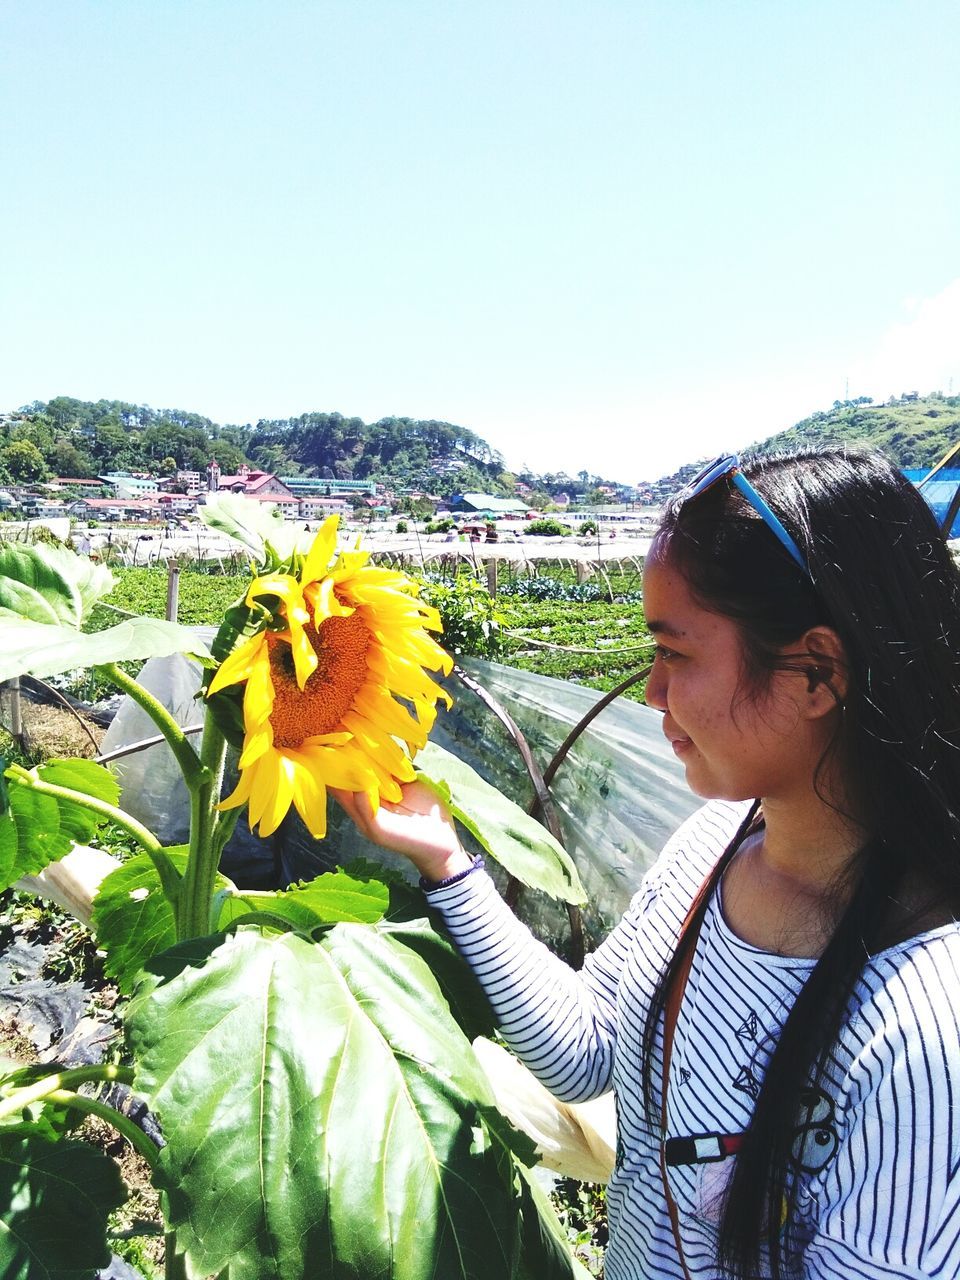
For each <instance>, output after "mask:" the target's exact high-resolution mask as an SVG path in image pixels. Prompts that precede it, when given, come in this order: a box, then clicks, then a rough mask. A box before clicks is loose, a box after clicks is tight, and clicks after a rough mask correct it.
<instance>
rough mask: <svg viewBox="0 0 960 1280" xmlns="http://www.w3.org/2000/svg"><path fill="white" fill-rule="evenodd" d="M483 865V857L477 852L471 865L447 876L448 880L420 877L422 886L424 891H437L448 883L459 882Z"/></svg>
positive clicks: (444, 887)
mask: <svg viewBox="0 0 960 1280" xmlns="http://www.w3.org/2000/svg"><path fill="white" fill-rule="evenodd" d="M482 866H483V857H482V855H481V854H479V853H476V854H474V856H473V862H472V863H471V865H470V866H469V867H464V869H463V870H462V871H458V872H457V874H456V875H454V876H447V878H446V880H425V879H424V878H423V876H421V877H420V888H421V889H422V890H423V892H424V893H435V892H436V891H437V889H446V888H447V886H448V885H451V884H459V882H460V881H461V880H464V879H466V877H467V876H468V875H470V873H471V871H478V870H479V869H480V868H481V867H482Z"/></svg>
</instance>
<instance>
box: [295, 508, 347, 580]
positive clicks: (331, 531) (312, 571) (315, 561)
mask: <svg viewBox="0 0 960 1280" xmlns="http://www.w3.org/2000/svg"><path fill="white" fill-rule="evenodd" d="M339 523H340V517H339V516H328V517H327V518H326V520H324V522H323V524H322V525H321V526H320V528H319V529H318V530H317V536H316V537H315V538H314V540H313V545H312V546H311V548H310V550H309V551H308V552H307V557H306V559H305V560H304V562H303V570H302V571H301V574H300V581H301V583H303V585H304V586H306V584H307V583H308V582H316V581H318V579H320V578H322V577H324V576H325V575H326V572H327V570H328V569H329V567H330V561H331V560H332V559H333V554H334V552H335V551H336V549H337V526H338V525H339Z"/></svg>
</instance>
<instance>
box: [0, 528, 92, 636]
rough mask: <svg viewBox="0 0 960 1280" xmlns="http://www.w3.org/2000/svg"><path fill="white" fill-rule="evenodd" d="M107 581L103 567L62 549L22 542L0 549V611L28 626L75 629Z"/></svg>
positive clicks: (86, 557) (66, 549)
mask: <svg viewBox="0 0 960 1280" xmlns="http://www.w3.org/2000/svg"><path fill="white" fill-rule="evenodd" d="M113 582H114V579H113V574H112V573H111V572H110V570H109V569H107V568H106V566H104V565H99V564H95V563H94V562H93V561H92V560H91V559H90V558H89V557H88V556H79V555H77V554H76V552H74V551H70V550H69V549H68V548H66V547H54V546H49V545H47V544H45V543H36V544H28V543H22V542H5V543H4V544H3V545H2V546H0V610H5V611H6V610H8V611H10V612H11V613H14V614H17V615H18V616H19V617H22V618H27V619H29V620H31V621H33V622H45V623H66V624H68V625H72V626H77V627H78V626H79V625H80V623H81V622H82V621H83V619H84V617H85V616H86V614H87V613H88V612H89V610H90V607H91V606H92V605H94V604H95V603H96V602H97V601H98V600H99V599H100V598H101V597H102V596H105V595H106V594H107V592H108V591H109V590H110V589H111V588H112V586H113Z"/></svg>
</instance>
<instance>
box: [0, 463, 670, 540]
mask: <svg viewBox="0 0 960 1280" xmlns="http://www.w3.org/2000/svg"><path fill="white" fill-rule="evenodd" d="M677 480H678V477H671V478H670V481H667V482H659V483H658V484H657V485H646V486H642V487H630V486H616V485H606V486H603V492H602V494H598V495H596V496H597V497H600V496H602V498H603V500H604V501H603V502H602V504H598V503H591V504H590V505H589V506H588V505H587V504H586V503H585V502H584V501H583V500H582V499H580V500H578V499H577V498H571V496H570V495H569V494H567V493H564V492H560V493H557V494H555V495H553V498H552V501H551V504H550V507H551V509H552V510H553V511H555V512H557V513H560V514H562V515H563V517H564V519H566V520H568V521H569V522H570V523H571V524H572V525H574V526H576V525H577V524H580V523H584V522H586V521H587V520H590V519H593V520H598V519H603V520H620V521H622V520H625V519H626V518H627V517H628V515H629V514H630V513H635V512H637V511H639V510H642V509H644V508H649V507H650V506H655V505H657V504H658V502H660V501H662V499H663V498H664V497H666V496H668V494H669V492H672V489H673V482H674V481H677ZM679 482H680V483H682V479H681V480H679ZM218 492H219V493H223V492H230V493H235V494H238V495H242V496H243V497H246V498H250V499H252V500H254V501H256V502H265V503H271V504H273V505H274V506H276V507H277V508H278V510H279V511H280V512H281V514H282V515H283V517H284V519H286V520H298V521H299V520H302V521H304V522H306V523H308V524H311V525H312V524H313V523H315V522H319V521H321V520H323V519H325V518H326V517H327V516H329V515H339V516H342V517H352V518H354V519H359V520H361V521H367V522H371V521H374V520H383V519H387V518H389V517H390V516H392V515H396V514H403V513H404V512H416V513H417V514H418V515H421V516H428V517H431V518H435V519H444V518H445V517H449V518H452V519H454V520H470V519H471V518H472V519H474V520H486V521H490V522H493V521H497V520H522V519H524V518H533V517H534V516H537V515H539V514H540V511H539V510H538V509H537V508H535V507H533V506H532V505H530V504H529V502H528V501H526V500H525V499H527V498H529V496H530V489H529V486H527V485H525V484H524V483H523V482H522V481H517V485H516V496H515V497H513V498H507V497H503V496H498V495H494V494H488V493H479V492H463V493H458V492H450V493H446V494H444V493H427V492H424V491H423V490H409V489H407V490H400V489H398V488H396V489H395V488H391V487H390V486H389V485H386V484H383V483H381V482H378V481H376V480H372V479H371V480H341V479H336V478H330V479H324V478H317V477H313V476H303V475H298V476H281V475H276V474H272V473H270V472H267V471H263V470H259V469H255V468H251V467H249V466H248V465H246V464H241V465H240V466H239V468H238V469H237V472H236V474H233V475H230V474H224V473H223V472H222V471H221V468H220V466H219V464H218V463H217V461H216V459H215V458H213V459H211V461H210V463H209V464H208V466H207V468H206V470H205V472H200V471H180V470H178V471H176V472H175V473H174V474H172V475H170V476H163V475H156V474H154V473H151V472H138V473H126V472H117V471H109V472H104V473H103V474H102V475H98V476H96V477H91V478H83V477H76V476H57V477H54V478H52V479H50V480H48V481H44V482H33V483H29V484H8V485H7V486H6V487H5V488H2V489H0V514H4V515H6V516H7V518H11V517H12V518H14V519H19V520H31V519H33V520H37V519H53V518H58V517H69V518H72V519H74V520H79V521H83V522H86V523H92V522H97V523H99V522H107V523H110V522H125V523H143V524H165V525H171V524H172V525H176V524H178V523H182V522H184V521H186V520H188V519H189V517H191V516H193V515H195V514H196V511H197V508H198V507H199V506H202V505H203V504H204V503H205V501H206V499H207V496H208V495H209V494H210V493H218Z"/></svg>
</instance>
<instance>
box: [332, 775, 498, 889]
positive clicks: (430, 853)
mask: <svg viewBox="0 0 960 1280" xmlns="http://www.w3.org/2000/svg"><path fill="white" fill-rule="evenodd" d="M329 791H330V794H331V795H332V796H333V798H334V799H335V800H336V801H337V802H338V803H339V804H340V806H341V807H342V808H343V810H344V812H345V813H346V814H347V815H348V816H349V817H350V818H352V819H353V821H354V823H355V824H356V826H357V828H358V829H359V831H360V832H361V834H362V835H365V836H366V837H367V839H368V840H372V841H373V843H374V844H378V845H380V846H381V847H382V848H384V849H392V850H393V851H394V853H402V854H404V855H405V856H406V857H408V858H409V859H410V861H411V862H412V863H413V865H414V866H415V867H416V868H417V870H418V871H419V872H420V874H421V875H422V876H423V878H424V879H425V880H432V881H438V880H446V879H447V877H448V876H454V875H456V874H457V873H458V872H460V871H466V870H468V868H469V867H471V866H472V865H473V859H472V858H471V856H470V855H469V854H468V853H467V852H466V851H465V850H464V849H463V848H462V847H461V845H460V841H459V840H458V838H457V831H456V828H455V826H454V825H453V819H452V818H451V817H450V814H449V813H448V812H447V810H446V809H445V808H444V807H443V805H442V804H441V802H440V801H439V800H438V799H437V797H436V795H435V794H434V793H433V792H432V791H431V790H430V788H429V787H426V786H424V784H423V783H422V782H408V783H407V784H406V786H405V787H404V788H403V799H402V800H401V801H400V802H399V804H387V803H386V801H383V802H381V804H380V807H379V809H378V810H377V812H376V813H374V812H373V809H372V808H371V806H370V801H369V800H368V799H367V797H366V796H365V795H364V794H363V793H362V792H352V791H337V790H335V789H334V788H333V787H330V788H329Z"/></svg>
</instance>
